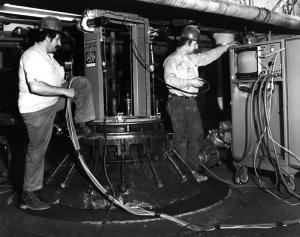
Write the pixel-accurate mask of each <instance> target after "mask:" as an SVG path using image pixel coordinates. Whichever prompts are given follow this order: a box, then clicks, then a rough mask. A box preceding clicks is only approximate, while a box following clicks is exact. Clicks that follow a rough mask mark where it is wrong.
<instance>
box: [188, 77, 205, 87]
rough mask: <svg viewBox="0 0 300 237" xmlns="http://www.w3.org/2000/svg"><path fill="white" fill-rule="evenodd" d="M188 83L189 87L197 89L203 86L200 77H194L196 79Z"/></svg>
mask: <svg viewBox="0 0 300 237" xmlns="http://www.w3.org/2000/svg"><path fill="white" fill-rule="evenodd" d="M190 83H191V86H193V87H196V88H198V87H201V86H203V85H204V84H205V81H204V80H203V79H202V78H200V77H196V78H194V79H192V80H190Z"/></svg>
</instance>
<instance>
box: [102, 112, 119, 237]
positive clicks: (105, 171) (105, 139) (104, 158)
mask: <svg viewBox="0 0 300 237" xmlns="http://www.w3.org/2000/svg"><path fill="white" fill-rule="evenodd" d="M103 121H104V124H103V126H104V156H103V169H104V176H105V178H106V180H107V182H108V185H109V187H110V190H111V193H112V197H113V199H115V198H116V194H115V190H114V187H113V185H112V183H111V181H110V179H109V177H108V174H107V169H106V164H107V162H106V158H107V133H106V116H104V120H103ZM112 206H113V202H110V203H109V206H108V208H107V211H106V214H105V218H104V220H103V221H102V226H101V230H100V234H101V233H102V231H103V230H104V226H105V224H106V223H107V220H108V217H109V214H110V211H111V209H112Z"/></svg>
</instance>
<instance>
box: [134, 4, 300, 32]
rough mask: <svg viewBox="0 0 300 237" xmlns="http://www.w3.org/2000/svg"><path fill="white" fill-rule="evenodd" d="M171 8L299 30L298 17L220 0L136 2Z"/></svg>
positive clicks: (299, 22) (299, 19) (299, 18)
mask: <svg viewBox="0 0 300 237" xmlns="http://www.w3.org/2000/svg"><path fill="white" fill-rule="evenodd" d="M136 1H139V2H146V3H154V4H160V5H166V6H171V7H178V8H184V9H190V10H195V11H199V12H207V13H214V14H218V15H224V16H230V17H236V18H240V19H245V20H249V21H254V22H257V23H263V24H270V25H275V26H280V27H283V28H287V29H292V30H300V17H297V16H290V15H287V14H282V13H277V12H273V11H270V10H268V9H265V8H260V7H253V6H246V5H242V4H237V3H231V2H227V1H222V0H136Z"/></svg>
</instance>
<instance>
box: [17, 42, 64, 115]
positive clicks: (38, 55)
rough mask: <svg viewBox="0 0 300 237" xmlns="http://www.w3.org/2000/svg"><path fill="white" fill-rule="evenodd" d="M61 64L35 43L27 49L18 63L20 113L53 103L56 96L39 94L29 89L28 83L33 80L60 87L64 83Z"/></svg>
mask: <svg viewBox="0 0 300 237" xmlns="http://www.w3.org/2000/svg"><path fill="white" fill-rule="evenodd" d="M64 76H65V71H64V68H63V67H62V66H60V65H59V63H58V62H57V61H56V60H55V59H54V58H53V55H51V54H47V53H46V52H45V51H44V50H43V49H41V48H40V47H39V46H38V45H37V44H35V45H34V46H32V47H30V48H29V49H27V50H26V51H25V52H24V53H23V55H22V57H21V59H20V65H19V100H18V105H19V110H20V113H30V112H35V111H39V110H41V109H44V108H46V107H49V106H51V105H53V104H55V103H56V102H57V100H58V96H40V95H36V94H32V93H31V92H30V91H29V87H28V83H29V82H31V81H34V80H37V81H42V82H45V83H47V84H49V85H52V86H58V87H60V86H61V85H62V84H63V83H64Z"/></svg>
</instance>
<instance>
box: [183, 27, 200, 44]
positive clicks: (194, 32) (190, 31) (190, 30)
mask: <svg viewBox="0 0 300 237" xmlns="http://www.w3.org/2000/svg"><path fill="white" fill-rule="evenodd" d="M200 35H201V32H200V30H199V29H198V27H197V26H195V25H188V26H186V27H184V28H183V30H182V31H181V34H180V37H184V38H187V39H190V40H195V41H197V40H200Z"/></svg>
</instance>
